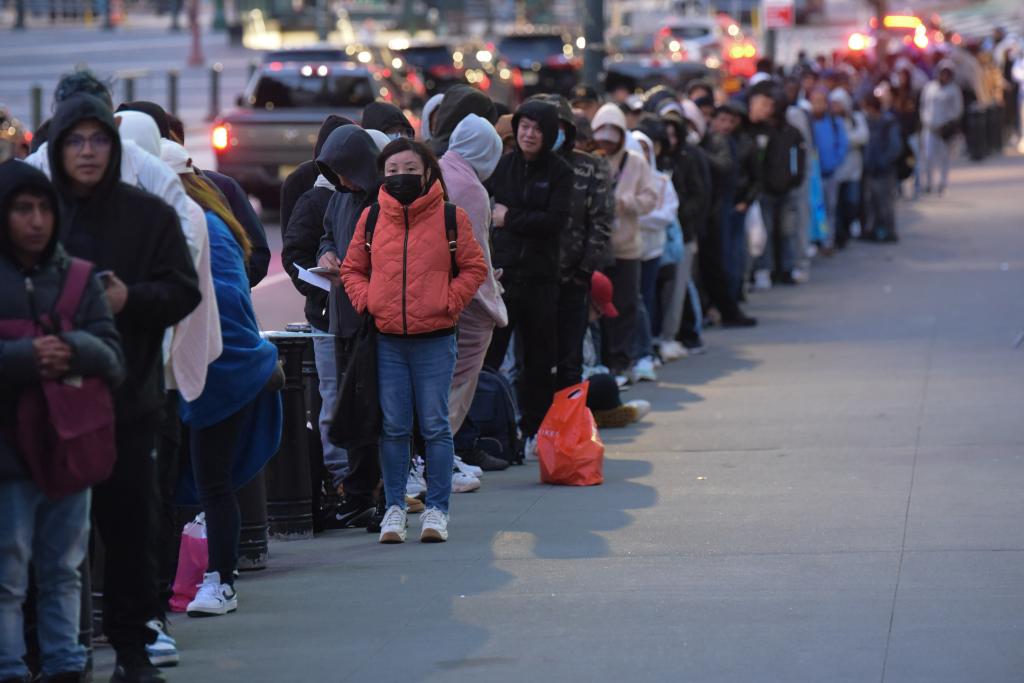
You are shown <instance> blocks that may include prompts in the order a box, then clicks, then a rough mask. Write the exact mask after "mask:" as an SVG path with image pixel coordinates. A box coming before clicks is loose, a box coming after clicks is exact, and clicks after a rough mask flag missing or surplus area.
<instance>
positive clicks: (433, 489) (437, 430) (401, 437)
mask: <svg viewBox="0 0 1024 683" xmlns="http://www.w3.org/2000/svg"><path fill="white" fill-rule="evenodd" d="M377 163H378V165H379V166H380V170H381V171H382V172H383V174H384V185H383V186H382V187H381V189H380V194H379V195H378V203H379V205H380V209H379V214H378V216H377V220H376V224H375V227H374V230H373V231H372V238H371V239H370V240H367V239H366V222H367V217H368V216H369V215H370V212H371V211H372V209H373V207H369V208H367V209H366V210H365V211H364V212H363V215H362V216H360V218H359V223H358V224H357V225H356V231H355V235H354V237H353V239H352V241H351V243H350V244H349V247H348V253H347V254H346V256H345V261H344V263H343V264H342V267H341V280H342V282H344V284H345V291H346V292H347V293H348V296H349V299H350V300H351V302H352V306H353V307H354V308H355V310H356V311H357V312H359V313H362V312H363V311H369V313H370V315H372V316H373V318H374V321H375V322H376V326H377V330H378V332H379V333H380V334H379V336H378V338H377V375H378V386H379V392H380V407H381V413H382V417H383V420H382V422H383V426H382V434H381V443H380V459H381V473H382V475H383V478H384V496H385V500H386V504H387V511H386V512H385V514H384V520H383V522H382V523H381V531H380V542H381V543H402V542H403V541H405V537H406V526H407V523H406V511H405V486H406V483H407V481H408V476H409V457H410V445H411V443H412V428H413V414H414V411H415V415H416V417H417V418H418V421H419V430H420V433H421V434H422V436H423V440H424V441H425V442H426V478H427V500H426V509H425V510H424V512H423V515H422V517H421V525H422V530H421V533H420V540H421V541H424V542H441V541H446V540H448V501H449V498H450V497H451V490H452V468H453V465H454V459H455V447H454V445H453V443H452V431H451V425H450V423H449V421H448V392H449V390H450V389H451V383H452V373H453V372H454V370H455V354H456V344H455V326H456V323H457V322H458V319H459V314H460V313H462V310H463V309H464V308H465V307H466V305H467V304H468V303H469V302H470V300H471V299H472V298H473V295H474V294H475V293H476V290H477V289H478V288H479V287H480V285H481V284H482V283H483V281H484V278H485V277H486V276H487V264H486V262H485V261H484V257H483V252H482V251H481V250H480V246H479V244H477V241H476V239H475V238H474V237H473V225H472V224H471V223H470V220H469V217H468V216H467V214H466V212H465V211H463V210H462V209H457V211H456V224H457V227H458V238H457V240H456V248H455V264H456V265H457V271H458V272H457V273H455V272H453V268H452V265H453V264H452V257H451V252H450V251H449V244H448V236H447V234H446V230H445V215H444V214H445V201H446V199H447V190H446V189H445V186H444V181H443V180H442V177H441V169H440V167H439V165H438V162H437V158H436V157H435V156H434V154H433V153H432V152H431V151H430V149H429V148H428V147H426V146H425V145H424V144H422V143H420V142H415V141H413V140H409V139H406V138H401V139H398V140H395V141H394V142H392V143H390V144H389V145H388V146H387V147H385V148H384V151H383V152H381V155H380V158H379V159H378V160H377Z"/></svg>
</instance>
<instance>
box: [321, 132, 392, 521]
mask: <svg viewBox="0 0 1024 683" xmlns="http://www.w3.org/2000/svg"><path fill="white" fill-rule="evenodd" d="M378 154H379V150H378V149H377V145H376V144H374V142H373V138H371V137H370V135H369V133H367V132H366V131H365V130H363V129H362V128H360V127H358V126H342V127H340V128H337V129H335V130H334V131H333V132H332V133H331V134H330V135H329V136H328V137H327V140H326V142H324V145H323V147H322V148H321V150H320V154H318V155H317V158H316V168H317V169H318V170H319V171H320V175H322V176H323V177H324V178H326V179H327V181H328V182H330V183H331V185H333V186H334V189H335V192H334V195H333V196H332V197H331V198H330V201H329V202H328V204H327V210H326V212H325V213H324V230H323V235H322V237H321V238H320V248H319V251H318V252H317V258H318V262H319V265H320V266H322V267H324V268H330V269H332V270H334V271H337V272H338V273H340V271H341V257H342V256H343V255H344V254H345V253H347V251H348V245H349V242H351V241H352V236H353V235H354V234H355V229H356V223H357V222H358V221H359V216H360V215H361V214H362V212H363V209H365V208H366V207H368V206H370V205H371V204H373V203H374V202H375V201H376V199H377V194H378V192H379V191H380V185H381V182H382V178H381V176H380V172H379V171H378V169H377V156H378ZM327 311H328V325H329V331H330V333H331V334H332V335H334V352H335V360H336V364H337V365H336V367H337V373H338V385H339V386H340V385H341V381H342V375H343V373H344V369H345V367H346V366H347V365H348V360H349V358H350V356H351V353H352V343H353V341H354V339H355V336H356V333H358V332H359V326H360V323H361V318H360V316H359V314H358V313H356V311H355V309H354V308H353V307H352V302H351V301H349V298H348V295H347V294H346V293H345V287H344V285H343V284H342V283H341V281H340V280H338V279H337V276H335V278H334V286H333V287H332V288H331V292H330V296H329V301H328V307H327ZM346 455H347V469H346V471H345V474H344V478H343V479H342V482H341V484H342V487H343V489H344V498H343V500H342V503H341V506H340V507H339V508H338V511H337V514H336V519H335V521H336V523H337V525H338V526H366V523H367V522H368V521H369V516H370V514H371V513H372V512H373V509H374V491H375V489H376V488H377V484H378V483H379V482H380V462H379V458H378V448H377V446H371V447H367V448H358V449H352V450H351V451H349V452H348V453H347V454H346Z"/></svg>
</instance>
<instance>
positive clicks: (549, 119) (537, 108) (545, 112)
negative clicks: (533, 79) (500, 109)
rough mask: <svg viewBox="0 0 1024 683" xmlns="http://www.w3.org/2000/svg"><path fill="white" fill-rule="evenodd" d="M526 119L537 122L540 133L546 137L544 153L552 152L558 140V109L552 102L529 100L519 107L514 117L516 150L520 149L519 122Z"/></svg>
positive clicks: (513, 130) (513, 129) (513, 126)
mask: <svg viewBox="0 0 1024 683" xmlns="http://www.w3.org/2000/svg"><path fill="white" fill-rule="evenodd" d="M524 118H527V119H530V120H531V121H535V122H536V123H537V125H538V126H540V132H541V134H542V135H543V136H544V151H545V152H550V151H551V148H552V147H554V146H555V140H556V139H557V138H558V127H559V123H558V122H559V118H558V109H556V108H555V105H553V104H551V103H550V102H544V101H541V100H532V101H531V100H528V101H526V102H524V103H523V104H521V105H519V108H518V109H516V113H515V114H513V116H512V133H513V135H515V137H516V148H517V149H518V148H519V142H518V140H519V122H520V121H522V120H523V119H524Z"/></svg>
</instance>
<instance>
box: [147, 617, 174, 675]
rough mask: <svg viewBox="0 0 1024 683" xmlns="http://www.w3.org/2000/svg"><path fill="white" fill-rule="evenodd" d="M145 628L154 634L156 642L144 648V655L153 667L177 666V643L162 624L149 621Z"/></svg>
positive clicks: (152, 620) (156, 621)
mask: <svg viewBox="0 0 1024 683" xmlns="http://www.w3.org/2000/svg"><path fill="white" fill-rule="evenodd" d="M146 626H147V627H149V629H150V630H151V631H155V632H156V640H154V641H153V642H152V643H150V644H149V645H147V646H146V655H147V656H148V657H149V663H150V664H152V665H153V666H177V665H178V662H179V661H180V660H181V657H180V655H178V643H177V642H175V640H174V638H171V636H170V635H168V633H167V629H166V627H165V626H164V624H163V622H161V621H160V620H159V619H150V620H149V621H147V622H146Z"/></svg>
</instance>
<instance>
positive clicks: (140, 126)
mask: <svg viewBox="0 0 1024 683" xmlns="http://www.w3.org/2000/svg"><path fill="white" fill-rule="evenodd" d="M119 119H120V121H121V123H120V125H119V126H118V127H117V132H118V134H119V135H120V136H121V139H122V140H131V141H132V142H134V143H135V144H136V145H138V146H139V147H141V148H142V149H143V150H144V151H146V152H149V153H150V154H152V155H153V156H155V157H158V156H160V128H158V127H157V125H156V121H154V120H153V117H152V116H150V115H149V114H146V113H144V112H141V111H130V110H126V111H119V112H117V113H115V114H114V121H115V122H116V121H118V120H119Z"/></svg>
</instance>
